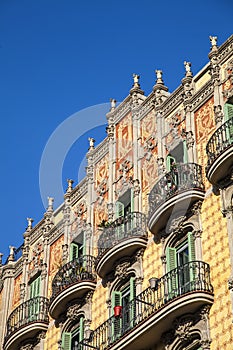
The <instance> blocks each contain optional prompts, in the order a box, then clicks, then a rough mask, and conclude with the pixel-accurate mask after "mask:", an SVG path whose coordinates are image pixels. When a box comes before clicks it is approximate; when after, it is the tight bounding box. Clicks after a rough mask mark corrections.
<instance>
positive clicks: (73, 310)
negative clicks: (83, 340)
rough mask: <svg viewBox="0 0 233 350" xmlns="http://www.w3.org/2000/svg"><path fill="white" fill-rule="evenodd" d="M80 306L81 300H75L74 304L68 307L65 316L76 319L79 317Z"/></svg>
mask: <svg viewBox="0 0 233 350" xmlns="http://www.w3.org/2000/svg"><path fill="white" fill-rule="evenodd" d="M81 306H82V303H81V301H80V302H76V303H75V304H74V305H71V306H69V307H68V309H67V312H66V316H67V318H69V319H70V320H72V321H77V320H78V318H79V317H80V308H81Z"/></svg>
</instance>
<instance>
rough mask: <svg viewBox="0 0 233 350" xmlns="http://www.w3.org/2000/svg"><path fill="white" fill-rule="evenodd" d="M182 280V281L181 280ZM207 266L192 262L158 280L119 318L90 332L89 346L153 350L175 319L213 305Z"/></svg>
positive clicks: (108, 321) (122, 312)
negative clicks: (153, 286)
mask: <svg viewBox="0 0 233 350" xmlns="http://www.w3.org/2000/svg"><path fill="white" fill-rule="evenodd" d="M184 276H185V278H184ZM213 301H214V296H213V287H212V285H211V283H210V268H209V265H208V264H206V263H204V262H202V261H192V262H189V263H187V264H185V265H183V266H180V267H178V268H176V269H174V270H172V271H170V272H168V273H167V274H166V275H164V276H163V277H162V278H160V279H158V280H157V284H156V286H155V288H153V289H151V288H150V287H149V288H147V289H146V290H144V291H143V292H142V293H140V294H139V295H138V296H136V297H135V298H134V299H133V300H132V301H131V302H130V303H129V304H128V305H127V307H126V308H125V309H122V311H121V314H120V317H118V318H117V317H115V316H112V317H110V318H109V319H108V320H107V321H105V322H104V323H103V324H101V325H100V326H99V327H98V328H97V329H96V330H94V331H93V333H92V337H91V340H90V341H89V343H88V345H89V346H90V347H94V348H95V349H102V350H104V349H126V350H141V349H150V348H151V349H152V348H153V349H154V347H155V345H158V344H159V342H160V341H161V339H160V337H161V335H162V333H163V332H166V331H168V330H169V329H170V328H172V324H173V322H174V319H175V318H176V317H179V316H181V315H183V314H185V313H195V312H196V311H197V310H198V309H200V308H201V307H202V306H204V305H212V304H213Z"/></svg>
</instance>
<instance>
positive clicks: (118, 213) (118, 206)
mask: <svg viewBox="0 0 233 350" xmlns="http://www.w3.org/2000/svg"><path fill="white" fill-rule="evenodd" d="M121 216H124V204H123V203H121V202H119V201H117V202H116V217H117V218H119V217H121Z"/></svg>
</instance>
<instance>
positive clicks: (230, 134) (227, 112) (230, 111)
mask: <svg viewBox="0 0 233 350" xmlns="http://www.w3.org/2000/svg"><path fill="white" fill-rule="evenodd" d="M224 116H225V121H226V122H228V127H227V128H226V138H227V140H226V142H227V143H228V142H229V143H230V144H231V143H232V142H233V104H231V103H226V104H225V105H224Z"/></svg>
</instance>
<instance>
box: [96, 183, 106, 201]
mask: <svg viewBox="0 0 233 350" xmlns="http://www.w3.org/2000/svg"><path fill="white" fill-rule="evenodd" d="M107 191H108V187H107V180H106V179H104V180H103V181H101V182H100V183H99V185H98V187H97V189H96V192H97V195H98V197H97V200H98V202H99V203H100V204H101V203H102V202H103V200H104V198H103V197H104V195H105V193H107Z"/></svg>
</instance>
